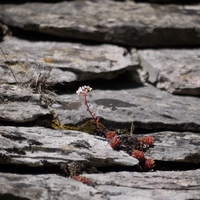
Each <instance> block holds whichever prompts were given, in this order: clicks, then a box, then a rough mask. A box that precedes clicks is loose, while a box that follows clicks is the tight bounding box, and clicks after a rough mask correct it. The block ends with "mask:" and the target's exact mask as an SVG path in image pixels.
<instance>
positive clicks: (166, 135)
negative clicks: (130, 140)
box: [145, 131, 200, 164]
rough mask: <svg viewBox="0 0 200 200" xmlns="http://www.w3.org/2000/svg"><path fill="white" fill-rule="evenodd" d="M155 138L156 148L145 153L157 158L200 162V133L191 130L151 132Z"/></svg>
mask: <svg viewBox="0 0 200 200" xmlns="http://www.w3.org/2000/svg"><path fill="white" fill-rule="evenodd" d="M151 135H152V136H154V137H155V138H156V139H155V146H154V148H150V149H149V150H148V151H147V152H146V153H145V155H146V156H149V157H151V158H152V159H155V160H161V161H173V162H187V163H195V164H198V163H200V149H199V146H200V135H199V133H191V132H171V131H165V132H158V133H151Z"/></svg>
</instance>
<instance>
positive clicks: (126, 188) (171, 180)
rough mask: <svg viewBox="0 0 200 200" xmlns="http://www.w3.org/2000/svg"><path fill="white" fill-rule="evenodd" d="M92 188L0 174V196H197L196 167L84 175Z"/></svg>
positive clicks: (75, 198) (184, 199)
mask: <svg viewBox="0 0 200 200" xmlns="http://www.w3.org/2000/svg"><path fill="white" fill-rule="evenodd" d="M84 176H86V177H88V178H89V179H90V180H91V181H92V182H94V187H91V186H87V185H84V184H82V183H79V182H77V181H75V180H73V179H69V178H64V177H60V176H57V175H53V174H52V175H50V174H48V175H34V176H32V175H19V174H18V175H17V174H5V173H0V177H1V178H0V180H1V183H0V198H1V199H2V200H3V199H8V198H11V197H12V198H21V199H22V198H23V199H27V200H28V199H31V200H38V199H39V200H43V199H44V200H46V199H49V197H51V199H72V200H83V199H91V200H92V199H95V200H96V199H97V200H98V199H113V200H114V199H127V200H131V199H133V197H134V198H135V199H139V200H151V199H155V200H160V199H161V198H162V199H182V200H188V199H198V198H199V195H200V192H199V191H200V188H199V182H200V180H199V177H200V170H193V171H184V172H177V171H176V172H163V171H157V172H148V173H138V172H117V173H116V172H112V173H106V174H101V175H99V174H90V175H89V174H85V175H84Z"/></svg>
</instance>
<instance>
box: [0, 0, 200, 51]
mask: <svg viewBox="0 0 200 200" xmlns="http://www.w3.org/2000/svg"><path fill="white" fill-rule="evenodd" d="M49 11H51V12H49ZM199 14H200V5H199V4H196V5H156V4H145V3H135V2H132V1H126V2H115V1H103V3H102V1H101V2H98V1H97V2H91V1H70V2H60V3H56V4H55V3H54V4H52V3H48V4H47V3H25V4H20V5H12V4H9V5H1V6H0V19H1V21H3V22H4V23H5V24H7V25H9V26H12V27H17V28H20V29H23V30H29V31H36V32H40V33H45V34H49V35H54V36H58V37H62V38H75V39H83V40H94V41H100V42H109V43H116V44H122V45H129V46H138V47H152V46H183V45H188V46H191V45H199V44H200V37H199V34H200V33H199V32H200V25H199Z"/></svg>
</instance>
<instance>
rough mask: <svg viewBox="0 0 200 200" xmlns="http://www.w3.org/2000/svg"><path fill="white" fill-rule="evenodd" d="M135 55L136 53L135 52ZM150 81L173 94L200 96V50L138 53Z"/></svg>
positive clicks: (140, 51) (142, 51) (160, 50)
mask: <svg viewBox="0 0 200 200" xmlns="http://www.w3.org/2000/svg"><path fill="white" fill-rule="evenodd" d="M134 54H135V51H134ZM138 54H139V57H140V61H141V66H142V68H143V69H144V70H145V71H146V72H148V74H149V78H148V81H149V82H150V83H152V84H154V85H156V86H157V87H158V88H159V89H165V90H167V91H168V92H170V93H173V94H186V95H199V94H200V64H199V63H200V49H157V50H153V49H151V50H139V51H138Z"/></svg>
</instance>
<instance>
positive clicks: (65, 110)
mask: <svg viewBox="0 0 200 200" xmlns="http://www.w3.org/2000/svg"><path fill="white" fill-rule="evenodd" d="M126 86H127V85H126V84H124V85H123V84H122V83H121V88H119V89H113V90H112V89H110V90H109V89H105V90H103V89H95V88H94V90H93V91H91V92H90V93H89V96H88V101H89V104H90V105H91V107H90V108H91V110H92V111H93V112H94V113H96V115H97V116H100V118H103V119H104V120H106V121H107V122H109V125H110V126H111V127H112V126H113V127H126V128H130V127H131V122H132V121H133V122H134V125H135V127H136V128H142V129H165V130H179V131H199V130H200V115H199V108H200V102H199V98H196V97H189V96H174V95H172V94H170V93H167V92H166V91H160V90H158V89H156V88H155V87H153V86H151V85H147V86H141V87H136V86H135V85H134V84H133V87H131V86H130V84H128V87H129V89H126ZM74 93H75V92H74ZM57 101H58V103H59V104H57V105H53V108H52V109H54V110H55V112H56V113H57V115H58V116H59V119H60V121H61V123H63V124H70V123H78V122H80V121H82V120H85V119H87V118H90V117H91V116H90V115H89V113H88V112H87V111H86V108H85V105H84V103H83V100H82V98H81V97H80V98H79V97H78V96H77V95H76V94H74V95H73V94H72V95H60V96H58V97H57Z"/></svg>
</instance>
